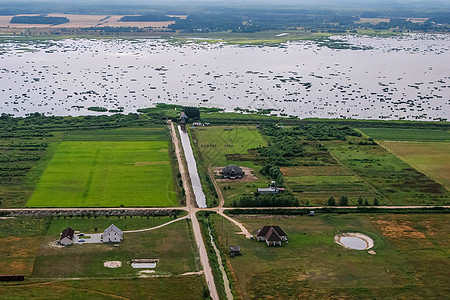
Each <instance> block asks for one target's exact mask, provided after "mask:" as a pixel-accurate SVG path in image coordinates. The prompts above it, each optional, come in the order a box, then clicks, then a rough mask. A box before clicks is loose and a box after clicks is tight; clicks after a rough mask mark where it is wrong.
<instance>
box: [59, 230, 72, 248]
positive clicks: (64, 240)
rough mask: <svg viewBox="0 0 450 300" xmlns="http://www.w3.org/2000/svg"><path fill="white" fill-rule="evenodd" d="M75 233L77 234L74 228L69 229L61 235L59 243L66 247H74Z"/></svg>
mask: <svg viewBox="0 0 450 300" xmlns="http://www.w3.org/2000/svg"><path fill="white" fill-rule="evenodd" d="M74 233H75V231H74V230H73V229H72V228H70V227H67V228H66V229H64V230H63V232H62V233H61V237H60V238H59V243H60V244H61V245H64V246H68V245H72V244H73V235H74Z"/></svg>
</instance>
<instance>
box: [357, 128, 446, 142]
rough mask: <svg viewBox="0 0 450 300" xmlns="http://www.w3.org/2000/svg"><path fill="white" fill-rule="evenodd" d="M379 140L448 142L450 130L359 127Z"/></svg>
mask: <svg viewBox="0 0 450 300" xmlns="http://www.w3.org/2000/svg"><path fill="white" fill-rule="evenodd" d="M360 130H361V131H362V132H364V133H365V134H367V135H368V136H370V137H371V138H373V139H374V140H379V141H416V142H445V141H447V142H449V141H450V131H448V130H435V129H400V128H360Z"/></svg>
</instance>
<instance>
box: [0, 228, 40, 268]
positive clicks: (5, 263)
mask: <svg viewBox="0 0 450 300" xmlns="http://www.w3.org/2000/svg"><path fill="white" fill-rule="evenodd" d="M39 241H40V237H36V236H25V237H16V236H10V237H4V238H0V245H1V247H0V257H1V260H0V272H1V273H3V274H25V275H28V274H31V272H32V271H33V264H34V259H35V257H36V252H37V250H38V248H39Z"/></svg>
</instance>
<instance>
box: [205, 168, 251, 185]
mask: <svg viewBox="0 0 450 300" xmlns="http://www.w3.org/2000/svg"><path fill="white" fill-rule="evenodd" d="M223 168H225V167H215V168H214V169H213V170H214V175H215V176H219V177H222V170H223ZM240 168H241V169H242V171H244V177H242V178H240V179H225V178H217V179H216V181H217V182H229V183H232V182H253V181H256V180H258V177H256V175H255V171H254V170H253V169H252V168H247V167H240Z"/></svg>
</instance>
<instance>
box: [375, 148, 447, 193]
mask: <svg viewBox="0 0 450 300" xmlns="http://www.w3.org/2000/svg"><path fill="white" fill-rule="evenodd" d="M381 145H382V146H383V147H386V148H387V149H388V150H389V151H391V152H393V153H394V154H395V155H397V156H398V157H400V158H401V159H402V160H404V161H406V162H407V163H409V164H410V165H411V166H413V167H414V168H416V169H418V170H420V171H421V172H423V173H424V174H426V175H428V176H430V177H431V178H433V179H435V180H436V181H438V182H440V183H441V184H443V185H444V186H445V187H446V188H447V190H450V143H446V142H444V143H442V142H441V143H438V142H426V143H420V142H419V143H411V142H388V141H386V142H381Z"/></svg>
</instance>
